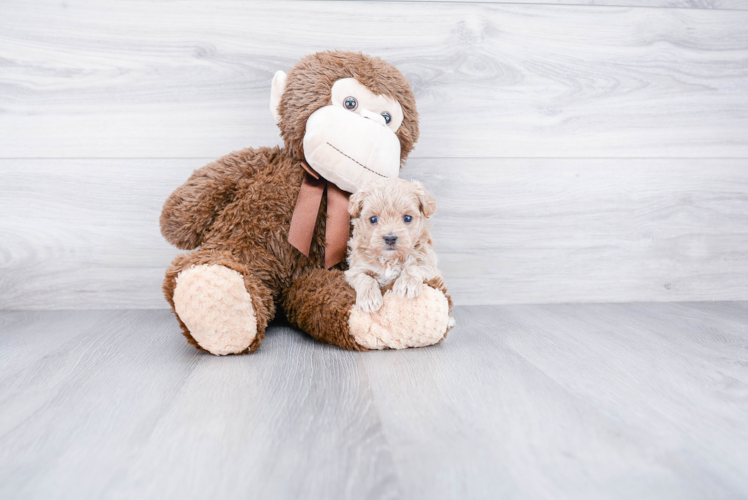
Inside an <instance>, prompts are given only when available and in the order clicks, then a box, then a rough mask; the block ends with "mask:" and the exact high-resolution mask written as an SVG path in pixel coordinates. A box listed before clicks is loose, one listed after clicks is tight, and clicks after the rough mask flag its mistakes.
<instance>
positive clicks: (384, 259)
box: [345, 179, 440, 312]
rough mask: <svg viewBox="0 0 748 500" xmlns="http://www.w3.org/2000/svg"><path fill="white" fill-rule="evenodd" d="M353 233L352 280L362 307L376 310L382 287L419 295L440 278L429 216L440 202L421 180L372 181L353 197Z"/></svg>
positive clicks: (348, 276)
mask: <svg viewBox="0 0 748 500" xmlns="http://www.w3.org/2000/svg"><path fill="white" fill-rule="evenodd" d="M348 211H349V212H350V214H351V217H352V224H353V236H352V237H351V239H350V240H349V241H348V270H347V271H346V272H345V277H346V280H347V281H348V284H350V285H351V287H352V288H353V289H354V290H355V291H356V305H357V306H358V308H360V309H361V310H363V311H364V312H376V311H378V310H379V309H380V308H381V307H382V304H383V298H382V290H381V289H382V288H383V287H387V286H388V285H389V284H391V283H393V282H394V284H393V286H392V291H393V292H394V293H396V294H398V295H400V296H402V297H407V298H414V297H417V296H418V295H419V294H420V293H421V289H422V288H423V283H424V282H426V281H429V280H431V279H433V278H436V277H439V276H440V273H439V270H438V269H437V267H436V263H437V259H436V253H434V250H433V241H432V238H431V231H430V230H429V226H428V222H427V221H428V219H429V218H430V217H431V216H432V215H433V214H434V212H435V211H436V200H434V198H433V197H432V196H431V195H430V194H429V193H428V192H427V191H426V188H424V187H423V184H421V183H420V182H415V181H414V182H408V181H406V180H403V179H382V180H379V181H375V182H372V183H369V184H367V185H366V186H365V187H364V188H363V189H361V190H359V191H358V192H356V193H355V194H354V195H352V196H351V198H350V204H349V207H348Z"/></svg>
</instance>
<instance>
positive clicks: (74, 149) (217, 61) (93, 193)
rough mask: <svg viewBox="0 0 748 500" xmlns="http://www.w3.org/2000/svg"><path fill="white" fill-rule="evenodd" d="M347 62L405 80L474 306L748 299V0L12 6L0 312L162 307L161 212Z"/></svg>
mask: <svg viewBox="0 0 748 500" xmlns="http://www.w3.org/2000/svg"><path fill="white" fill-rule="evenodd" d="M330 48H338V49H350V50H361V51H364V52H367V53H370V54H374V55H379V56H382V57H384V58H385V59H387V60H388V61H390V62H392V63H394V64H395V65H396V66H398V67H399V68H400V69H401V70H402V72H403V73H404V74H405V75H406V77H407V78H408V79H409V80H410V82H411V84H412V86H413V89H414V91H415V93H416V98H417V100H418V106H419V111H420V113H421V130H422V135H421V141H420V143H419V144H418V146H417V147H416V150H415V151H414V154H413V156H412V159H411V161H409V163H408V165H407V166H406V168H405V169H404V170H403V172H402V176H403V177H406V178H418V179H421V180H423V181H424V182H425V184H426V185H427V187H428V188H429V189H430V190H431V191H432V192H433V193H434V194H435V195H436V196H437V199H438V201H439V214H438V215H437V216H436V217H435V220H434V225H435V228H434V229H435V234H436V237H437V251H438V253H439V256H440V259H441V267H442V269H443V271H444V273H445V275H446V277H447V280H448V284H449V285H450V288H451V290H452V293H453V295H454V298H455V300H456V302H457V303H458V304H489V303H533V302H577V301H581V302H601V301H670V300H714V299H720V300H737V299H741V300H746V299H748V0H724V1H720V0H714V1H710V0H691V1H686V0H681V1H679V0H653V1H645V0H605V1H583V0H570V1H566V2H549V1H544V2H542V4H540V3H539V0H537V1H535V0H531V1H519V2H518V1H514V2H511V3H502V2H492V3H480V2H476V3H470V2H392V3H386V2H304V1H293V2H286V1H274V2H256V3H253V2H246V1H243V0H235V1H234V0H219V1H202V2H188V1H181V0H177V1H169V2H154V1H145V0H140V1H127V2H125V1H114V0H100V1H97V2H90V1H82V0H65V1H62V2H60V1H56V2H47V1H41V0H40V1H36V0H35V1H28V0H11V1H2V2H0V309H64V308H163V307H166V303H165V301H164V300H163V298H162V296H161V291H160V284H161V279H162V276H163V272H164V269H165V267H166V266H167V265H168V263H169V262H170V260H171V259H172V258H173V257H174V256H175V255H176V254H177V253H178V251H177V250H176V249H173V248H171V247H170V246H169V245H168V244H167V243H166V242H165V241H164V240H163V239H162V238H161V236H160V234H159V230H158V215H159V212H160V207H161V204H162V203H163V201H164V199H165V198H166V197H167V196H168V194H169V193H170V192H171V191H172V190H173V189H174V188H175V187H177V186H178V185H179V184H181V183H182V182H183V181H184V180H185V179H186V178H187V177H188V176H189V174H190V173H191V171H192V170H193V169H195V168H198V167H200V166H202V165H203V164H205V163H207V162H209V161H211V160H212V159H214V158H216V157H218V156H221V155H223V154H226V153H228V152H230V151H232V150H236V149H240V148H244V147H247V146H264V145H274V144H278V143H279V138H278V132H277V129H276V128H275V126H274V124H273V122H272V119H271V116H270V113H269V111H268V98H269V88H270V80H271V78H272V75H273V73H274V72H275V71H276V70H277V69H283V70H288V68H289V67H290V66H292V65H293V63H294V62H295V61H296V60H297V59H299V58H300V57H302V56H303V55H305V54H308V53H310V52H314V51H317V50H324V49H330Z"/></svg>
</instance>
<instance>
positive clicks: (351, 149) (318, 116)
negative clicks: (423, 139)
mask: <svg viewBox="0 0 748 500" xmlns="http://www.w3.org/2000/svg"><path fill="white" fill-rule="evenodd" d="M331 94H332V95H331V103H330V104H329V105H328V106H324V107H322V108H320V109H318V110H317V111H315V112H314V113H312V115H311V116H310V117H309V120H307V122H306V133H305V135H304V156H305V157H306V160H307V162H308V163H309V165H310V166H311V167H312V168H313V169H314V170H316V171H317V172H319V174H320V175H322V177H324V178H325V179H327V180H328V181H330V182H332V183H334V184H336V185H337V186H338V187H339V188H340V189H342V190H344V191H348V192H351V193H355V192H356V191H358V189H359V188H361V187H362V186H363V185H364V184H366V183H367V182H370V181H374V180H378V179H382V178H392V177H397V176H398V173H399V171H400V141H399V139H398V138H397V135H395V132H396V131H397V129H398V128H399V127H400V124H401V123H402V122H403V110H402V108H401V106H400V103H398V102H397V101H396V100H394V99H391V98H388V97H385V96H381V95H376V94H374V93H373V92H371V91H370V90H369V89H368V88H366V87H365V86H364V85H362V84H361V83H359V82H358V81H357V80H355V79H354V78H344V79H341V80H338V81H337V82H335V84H333V87H332V93H331Z"/></svg>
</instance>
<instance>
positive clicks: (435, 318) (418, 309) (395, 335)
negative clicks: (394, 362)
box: [348, 285, 454, 349]
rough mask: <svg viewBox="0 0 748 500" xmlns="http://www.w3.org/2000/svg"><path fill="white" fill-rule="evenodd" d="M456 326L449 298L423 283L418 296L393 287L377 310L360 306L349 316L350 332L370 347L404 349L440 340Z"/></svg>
mask: <svg viewBox="0 0 748 500" xmlns="http://www.w3.org/2000/svg"><path fill="white" fill-rule="evenodd" d="M453 325H454V320H453V319H452V318H451V317H450V316H449V303H448V301H447V297H446V296H445V295H444V293H442V292H441V291H440V290H436V289H434V288H431V287H430V286H427V285H423V289H422V290H421V293H420V294H419V295H418V297H415V298H411V299H408V298H405V297H401V296H399V295H397V294H396V293H393V292H392V291H391V290H389V291H387V292H386V293H385V294H384V305H383V306H382V308H381V309H379V311H377V312H375V313H366V312H363V311H362V310H360V309H359V308H357V307H353V308H352V309H351V313H350V317H349V318H348V326H349V328H350V333H351V335H352V336H353V338H354V339H355V340H356V342H357V343H358V344H359V345H362V346H364V347H366V348H368V349H387V348H389V349H405V348H406V347H424V346H427V345H432V344H436V343H438V342H440V341H441V340H442V339H443V338H444V336H445V335H446V334H447V330H449V328H451V327H452V326H453Z"/></svg>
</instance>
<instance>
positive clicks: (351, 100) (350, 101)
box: [343, 96, 358, 111]
mask: <svg viewBox="0 0 748 500" xmlns="http://www.w3.org/2000/svg"><path fill="white" fill-rule="evenodd" d="M343 104H344V105H345V109H347V110H350V111H353V110H354V109H356V106H358V101H357V100H356V98H355V97H350V96H349V97H346V98H345V101H343Z"/></svg>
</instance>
